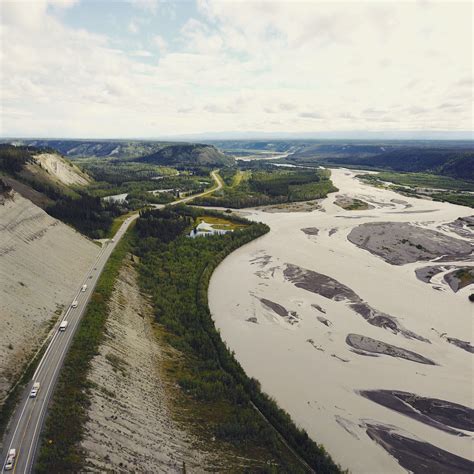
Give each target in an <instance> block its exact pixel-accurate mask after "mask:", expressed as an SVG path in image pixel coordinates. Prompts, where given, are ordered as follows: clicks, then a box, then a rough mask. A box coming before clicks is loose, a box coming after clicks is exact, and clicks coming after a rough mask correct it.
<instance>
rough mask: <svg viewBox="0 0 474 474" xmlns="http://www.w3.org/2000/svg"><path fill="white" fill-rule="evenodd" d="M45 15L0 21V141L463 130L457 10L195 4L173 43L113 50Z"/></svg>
mask: <svg viewBox="0 0 474 474" xmlns="http://www.w3.org/2000/svg"><path fill="white" fill-rule="evenodd" d="M72 3H73V2H66V3H64V4H63V6H68V4H69V6H70V5H71V4H72ZM151 3H153V4H155V3H156V2H151ZM48 5H51V2H46V1H39V0H38V2H34V3H32V4H28V5H27V6H25V4H22V3H21V2H15V3H13V2H8V6H7V8H6V9H5V8H4V9H3V10H4V12H3V13H4V14H3V25H2V29H1V35H2V42H3V43H2V44H3V46H2V51H1V53H2V55H1V64H0V66H1V67H0V72H1V74H2V80H1V94H2V95H1V105H2V119H3V120H2V130H1V133H2V134H3V135H25V134H27V135H28V134H29V135H37V136H39V135H50V136H59V135H67V136H150V137H154V136H155V137H156V136H158V135H163V134H173V133H176V134H179V133H191V132H202V131H221V130H258V131H260V130H261V131H289V132H305V131H326V130H328V131H331V130H344V129H345V130H348V129H351V130H354V129H360V130H364V129H371V130H381V129H403V130H416V129H426V128H430V129H434V130H439V129H452V130H467V129H471V128H472V72H471V66H472V60H471V57H472V54H471V53H472V45H471V20H470V18H471V17H470V14H471V7H470V5H467V4H456V5H454V4H451V5H448V4H444V3H432V4H429V6H425V5H423V4H414V3H401V2H400V3H384V4H383V5H380V4H373V3H359V2H357V3H347V4H344V5H342V4H337V3H321V2H306V3H304V4H303V3H296V4H295V3H290V2H287V3H278V2H260V3H256V2H246V3H245V4H239V3H235V2H222V1H213V0H201V1H199V2H198V7H199V10H200V12H201V14H202V15H201V17H199V18H188V19H187V21H186V22H185V23H184V26H183V27H182V28H181V30H180V32H179V36H178V37H175V38H173V37H169V36H166V37H164V36H162V35H154V36H148V37H147V36H145V34H144V33H143V32H142V31H141V29H140V28H139V25H143V24H142V23H140V21H142V20H143V19H142V20H141V19H140V17H137V18H131V19H130V20H129V24H128V28H129V31H131V32H133V33H135V35H134V37H133V41H132V40H130V43H126V42H124V43H120V44H121V47H123V48H124V50H119V49H117V46H116V44H117V43H112V41H111V39H110V38H108V37H107V36H105V35H99V34H92V33H90V32H87V31H85V30H78V29H72V28H69V27H66V26H64V25H63V24H62V23H61V22H60V20H59V19H58V17H57V16H55V14H54V11H55V9H56V7H54V8H53V9H52V10H51V8H48ZM137 6H138V7H140V8H142V9H143V8H152V7H151V6H150V5H148V6H145V5H144V4H141V5H138V4H137ZM162 6H164V4H163V5H158V6H157V7H156V8H159V9H160V11H161V7H162ZM2 7H3V5H2ZM153 8H155V7H153ZM145 11H147V10H145ZM148 11H150V12H151V11H152V10H148ZM143 21H144V20H143ZM157 21H158V20H157ZM143 29H145V28H143ZM157 31H159V32H160V33H162V30H161V29H159V25H158V24H157ZM124 41H126V40H124ZM144 45H146V47H147V49H146V50H145V49H143V46H144ZM176 45H178V46H176ZM153 48H157V49H158V50H159V53H160V54H159V55H157V59H156V60H153V59H151V60H150V61H143V58H152V57H153V56H154V53H153V52H154V51H155V50H154V49H153ZM126 51H127V53H126V54H125V52H126ZM433 52H434V53H436V54H433ZM158 58H159V62H158Z"/></svg>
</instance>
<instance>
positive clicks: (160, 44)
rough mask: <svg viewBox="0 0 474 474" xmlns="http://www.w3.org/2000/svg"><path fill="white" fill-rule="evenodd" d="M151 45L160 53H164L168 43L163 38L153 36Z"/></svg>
mask: <svg viewBox="0 0 474 474" xmlns="http://www.w3.org/2000/svg"><path fill="white" fill-rule="evenodd" d="M152 43H153V45H154V46H155V47H156V48H158V49H159V50H160V51H161V52H165V51H166V48H167V47H168V43H167V42H166V40H165V39H164V38H163V36H160V35H154V36H153V39H152Z"/></svg>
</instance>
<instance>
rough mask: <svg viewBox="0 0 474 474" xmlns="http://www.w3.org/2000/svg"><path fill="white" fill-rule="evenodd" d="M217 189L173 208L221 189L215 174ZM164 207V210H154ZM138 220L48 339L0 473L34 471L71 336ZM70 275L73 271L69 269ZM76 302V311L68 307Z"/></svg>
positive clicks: (108, 246) (90, 275)
mask: <svg viewBox="0 0 474 474" xmlns="http://www.w3.org/2000/svg"><path fill="white" fill-rule="evenodd" d="M211 175H212V178H213V179H214V181H215V183H216V185H215V186H214V187H213V188H211V189H209V190H207V191H204V192H202V193H199V194H196V195H192V196H187V197H184V198H181V199H178V200H176V201H174V202H173V203H171V205H176V204H180V203H185V202H189V201H191V200H192V199H194V198H196V197H200V196H204V195H206V194H210V193H213V192H214V191H216V190H218V189H220V188H222V181H221V179H220V177H219V176H218V174H217V171H213V172H212V173H211ZM156 207H163V206H156ZM137 217H138V213H136V214H133V215H131V216H130V217H128V218H127V219H126V220H125V221H124V222H123V224H122V225H121V227H120V228H119V230H118V231H117V233H116V234H115V236H114V238H113V240H109V241H107V242H106V243H104V244H103V246H102V248H101V249H100V251H99V253H98V255H97V258H96V260H95V262H94V263H93V265H92V266H91V268H90V269H89V271H88V272H87V274H86V275H85V276H84V279H83V281H82V282H81V285H80V287H79V289H78V291H77V293H76V295H75V297H74V298H73V300H72V301H71V303H70V306H69V308H68V309H67V311H66V313H65V314H64V316H63V318H62V319H61V320H59V321H58V322H57V324H56V326H55V333H54V335H53V336H52V338H51V341H50V342H49V344H48V346H47V348H46V350H45V352H44V354H43V356H42V358H41V360H40V362H39V364H38V366H37V368H36V371H35V373H34V375H33V378H32V380H31V381H30V382H29V384H28V385H27V386H26V388H25V390H24V393H23V394H22V398H21V401H20V403H19V404H18V406H17V407H16V410H15V412H14V414H13V417H12V419H11V420H10V424H9V428H8V430H7V432H6V434H5V437H4V443H3V451H2V453H1V456H2V457H1V460H0V462H1V471H0V472H1V473H2V474H3V473H11V472H13V473H19V474H26V473H30V472H32V471H33V467H34V463H35V459H36V454H37V453H36V451H37V449H38V441H39V436H40V433H41V429H42V427H43V423H44V420H45V417H46V413H47V408H48V404H49V401H50V399H51V396H52V394H53V391H54V387H55V385H56V381H57V378H58V375H59V372H60V369H61V367H62V365H63V362H64V359H65V357H66V354H67V351H68V349H69V347H70V345H71V342H72V340H73V337H74V333H75V332H76V330H77V327H78V326H79V323H80V320H81V318H82V316H83V315H84V313H85V311H86V308H87V303H88V302H89V300H90V298H91V296H92V293H93V292H94V288H95V286H96V284H97V281H98V279H99V277H100V274H101V273H102V270H103V269H104V266H105V264H106V263H107V260H108V259H109V257H110V255H111V253H112V252H113V250H114V249H115V247H116V245H117V243H118V242H119V241H120V239H121V238H122V237H123V235H124V234H125V232H126V231H127V229H128V227H129V226H130V224H131V223H132V222H133V221H134V220H135V219H136V218H137ZM71 271H74V269H73V268H72V269H71ZM83 285H87V288H86V289H85V291H82V287H83ZM73 301H77V307H75V308H73V307H72V306H71V305H72V303H73ZM62 321H67V322H68V325H67V328H66V330H65V331H59V326H60V324H61V322H62ZM35 382H39V383H40V390H39V392H38V394H37V396H36V397H35V398H30V392H31V388H32V387H33V384H34V383H35ZM10 449H15V450H16V460H15V464H14V466H13V469H12V470H5V461H6V459H7V455H8V452H9V451H10Z"/></svg>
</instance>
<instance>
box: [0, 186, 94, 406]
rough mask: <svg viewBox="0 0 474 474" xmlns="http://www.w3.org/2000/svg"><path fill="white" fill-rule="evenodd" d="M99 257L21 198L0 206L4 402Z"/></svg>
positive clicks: (66, 228)
mask: <svg viewBox="0 0 474 474" xmlns="http://www.w3.org/2000/svg"><path fill="white" fill-rule="evenodd" d="M98 252H99V247H98V246H97V245H95V244H94V243H92V242H91V241H89V240H88V239H86V238H85V237H83V236H82V235H81V234H79V233H78V232H76V231H75V230H73V229H71V228H70V227H69V226H67V225H65V224H63V223H61V222H60V221H58V220H56V219H53V218H52V217H50V216H49V215H48V214H46V213H45V212H44V211H43V210H41V209H40V208H39V207H37V206H35V205H34V204H33V203H32V202H31V201H29V200H27V199H24V198H23V197H22V196H20V195H19V194H17V193H14V194H13V200H6V201H5V203H4V204H3V205H0V282H1V285H0V301H1V305H0V327H1V330H0V401H1V400H2V399H3V397H4V396H5V394H6V392H7V390H8V389H9V388H10V386H11V385H12V383H13V382H14V381H15V379H16V377H17V375H18V373H19V372H20V371H21V369H22V367H23V366H24V364H25V363H26V362H27V361H29V360H30V358H31V355H32V353H33V352H34V350H35V348H36V347H38V346H39V345H40V344H41V342H42V341H43V340H44V338H45V336H46V333H47V331H48V326H49V322H50V321H51V320H52V318H53V317H54V316H55V311H56V312H57V314H58V315H59V314H61V312H62V310H64V309H65V308H67V306H68V305H69V304H70V302H71V299H72V298H73V297H74V294H75V292H76V291H77V289H78V288H79V286H80V284H81V281H82V276H83V275H84V273H85V272H86V271H87V269H88V268H89V267H90V266H91V265H92V263H93V262H94V261H95V258H96V256H97V254H98ZM0 403H1V402H0Z"/></svg>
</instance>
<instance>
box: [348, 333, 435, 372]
mask: <svg viewBox="0 0 474 474" xmlns="http://www.w3.org/2000/svg"><path fill="white" fill-rule="evenodd" d="M346 343H347V344H348V345H349V346H351V347H353V348H354V349H356V350H357V351H358V352H357V353H358V354H360V355H365V354H362V353H361V351H362V352H369V353H371V354H383V355H388V356H390V357H397V358H399V359H406V360H410V361H412V362H418V363H419V364H427V365H436V364H435V363H434V362H433V361H432V360H430V359H428V358H426V357H423V356H422V355H420V354H417V353H416V352H413V351H409V350H407V349H403V348H402V347H397V346H394V345H392V344H388V343H386V342H383V341H378V340H377V339H372V338H371V337H367V336H361V335H360V334H348V335H347V337H346Z"/></svg>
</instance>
